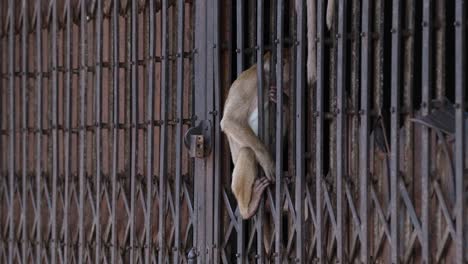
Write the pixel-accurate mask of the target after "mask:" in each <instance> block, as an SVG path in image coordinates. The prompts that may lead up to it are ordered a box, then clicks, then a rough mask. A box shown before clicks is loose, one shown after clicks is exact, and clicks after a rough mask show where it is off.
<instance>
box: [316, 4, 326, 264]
mask: <svg viewBox="0 0 468 264" xmlns="http://www.w3.org/2000/svg"><path fill="white" fill-rule="evenodd" d="M324 14H325V7H324V2H323V1H318V3H317V34H318V38H317V101H316V107H317V108H316V112H315V122H316V126H315V127H316V130H317V131H316V133H317V134H316V138H315V150H316V153H315V163H316V167H315V168H316V175H315V176H316V177H315V188H316V192H315V195H316V203H317V205H316V210H317V211H316V213H315V217H316V218H317V226H316V230H315V232H316V236H317V242H316V245H317V258H318V262H319V263H324V261H325V259H324V254H323V234H322V206H323V205H322V173H323V138H324V137H323V126H324V124H323V117H324V113H323V111H324V102H323V100H324V88H325V76H324V73H325V67H324V66H325V41H324V38H325V23H324V20H325V17H324Z"/></svg>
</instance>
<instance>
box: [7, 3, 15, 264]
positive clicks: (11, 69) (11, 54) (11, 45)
mask: <svg viewBox="0 0 468 264" xmlns="http://www.w3.org/2000/svg"><path fill="white" fill-rule="evenodd" d="M8 7H9V10H10V27H9V30H8V87H9V88H8V89H9V99H10V104H9V110H8V112H9V117H10V120H9V121H10V131H9V136H10V140H9V141H10V142H9V145H8V156H9V160H8V161H9V165H8V167H9V170H10V171H9V191H10V197H9V198H10V208H8V209H9V210H8V211H9V216H10V224H9V226H8V227H9V228H8V231H9V232H8V239H9V242H8V261H9V262H10V263H13V262H14V250H15V241H14V240H15V226H14V224H15V221H14V219H15V218H14V215H13V213H14V206H13V205H14V196H15V24H16V23H15V5H14V1H13V0H9V1H8Z"/></svg>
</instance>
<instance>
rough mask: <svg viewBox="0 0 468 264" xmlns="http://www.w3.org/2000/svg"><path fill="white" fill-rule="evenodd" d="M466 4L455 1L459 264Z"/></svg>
mask: <svg viewBox="0 0 468 264" xmlns="http://www.w3.org/2000/svg"><path fill="white" fill-rule="evenodd" d="M465 19H466V5H465V1H463V0H457V1H456V3H455V140H456V143H455V181H456V189H455V192H456V205H457V209H458V210H457V211H456V232H457V234H456V238H455V245H456V262H457V263H463V258H464V255H463V254H464V250H463V248H464V247H465V246H466V245H465V243H464V242H463V239H464V230H463V228H464V224H465V222H464V220H465V219H464V218H465V217H466V216H465V210H466V208H465V206H466V205H465V203H466V201H465V199H464V195H465V193H466V192H464V191H463V190H464V186H465V180H466V179H465V178H466V176H465V175H464V171H463V168H464V165H463V163H464V161H465V147H466V141H465V140H466V138H465V137H466V129H467V128H466V126H465V125H464V124H465V118H464V115H465V113H464V112H465V103H466V101H465V95H466V89H467V85H466V77H465V75H466V40H465V34H466V23H465V22H466V20H465Z"/></svg>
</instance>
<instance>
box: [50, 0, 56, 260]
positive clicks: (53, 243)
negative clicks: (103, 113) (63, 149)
mask: <svg viewBox="0 0 468 264" xmlns="http://www.w3.org/2000/svg"><path fill="white" fill-rule="evenodd" d="M51 49H52V50H51V53H52V57H51V63H52V87H51V88H52V213H51V223H50V224H51V228H52V230H51V233H52V236H51V243H50V256H51V263H52V264H55V262H56V257H57V174H58V149H57V148H58V142H57V133H58V130H57V121H58V118H57V111H58V108H57V104H58V102H57V100H58V85H57V81H58V77H57V1H56V0H54V1H53V2H52V40H51Z"/></svg>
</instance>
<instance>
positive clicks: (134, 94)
mask: <svg viewBox="0 0 468 264" xmlns="http://www.w3.org/2000/svg"><path fill="white" fill-rule="evenodd" d="M137 15H138V2H137V1H132V14H131V29H130V31H131V35H130V38H131V39H130V41H129V43H130V53H131V54H130V70H131V72H130V74H131V76H130V78H131V80H130V82H131V84H130V85H131V109H130V115H131V118H130V120H131V121H130V122H131V129H130V216H129V218H130V263H135V261H136V259H135V252H137V249H136V248H135V240H136V238H135V206H136V204H135V185H136V180H137V179H136V177H137V172H136V170H137V168H136V166H137V165H136V152H137V137H138V134H137V133H138V131H137V123H138V119H137V118H138V113H137V111H138V107H137V104H138V53H137V49H138V43H137V38H138V34H137V33H138V32H137V31H138V25H137V22H138V17H137ZM161 208H162V207H161ZM161 210H162V209H161ZM163 227H164V226H163ZM160 231H161V229H160ZM160 263H162V262H160Z"/></svg>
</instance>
